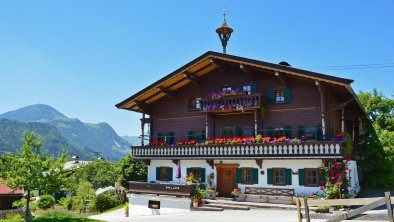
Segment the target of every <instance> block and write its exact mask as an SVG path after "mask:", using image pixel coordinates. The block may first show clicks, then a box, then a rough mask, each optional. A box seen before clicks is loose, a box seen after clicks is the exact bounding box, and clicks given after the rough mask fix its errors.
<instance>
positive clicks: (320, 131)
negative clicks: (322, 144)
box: [316, 124, 323, 141]
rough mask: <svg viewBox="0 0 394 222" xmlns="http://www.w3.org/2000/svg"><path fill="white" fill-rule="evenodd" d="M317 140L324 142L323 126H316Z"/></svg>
mask: <svg viewBox="0 0 394 222" xmlns="http://www.w3.org/2000/svg"><path fill="white" fill-rule="evenodd" d="M316 138H317V140H318V141H322V140H323V129H322V126H321V124H319V125H317V126H316Z"/></svg>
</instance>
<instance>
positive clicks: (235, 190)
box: [231, 188, 241, 196]
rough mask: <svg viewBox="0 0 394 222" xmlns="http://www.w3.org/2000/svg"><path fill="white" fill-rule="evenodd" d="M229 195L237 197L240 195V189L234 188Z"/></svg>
mask: <svg viewBox="0 0 394 222" xmlns="http://www.w3.org/2000/svg"><path fill="white" fill-rule="evenodd" d="M231 195H233V196H239V195H241V189H239V188H234V189H233V191H231Z"/></svg>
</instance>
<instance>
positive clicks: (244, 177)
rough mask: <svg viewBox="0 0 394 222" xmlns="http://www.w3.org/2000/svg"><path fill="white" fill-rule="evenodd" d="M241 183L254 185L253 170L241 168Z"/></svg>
mask: <svg viewBox="0 0 394 222" xmlns="http://www.w3.org/2000/svg"><path fill="white" fill-rule="evenodd" d="M241 183H243V184H253V168H241Z"/></svg>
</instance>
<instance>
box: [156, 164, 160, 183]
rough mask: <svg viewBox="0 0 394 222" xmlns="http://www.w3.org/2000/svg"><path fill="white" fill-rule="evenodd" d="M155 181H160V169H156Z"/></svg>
mask: <svg viewBox="0 0 394 222" xmlns="http://www.w3.org/2000/svg"><path fill="white" fill-rule="evenodd" d="M156 180H160V167H156Z"/></svg>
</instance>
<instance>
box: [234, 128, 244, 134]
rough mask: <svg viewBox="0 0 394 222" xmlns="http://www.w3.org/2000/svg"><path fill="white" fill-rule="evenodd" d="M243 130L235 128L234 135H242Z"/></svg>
mask: <svg viewBox="0 0 394 222" xmlns="http://www.w3.org/2000/svg"><path fill="white" fill-rule="evenodd" d="M242 134H243V130H242V129H241V128H239V127H236V128H235V136H243V135H242Z"/></svg>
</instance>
